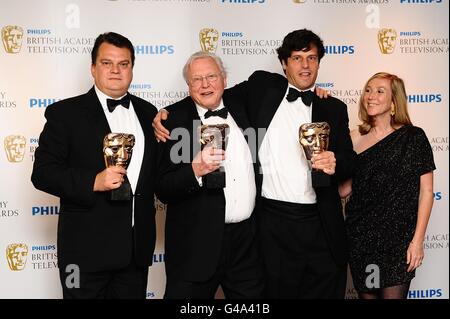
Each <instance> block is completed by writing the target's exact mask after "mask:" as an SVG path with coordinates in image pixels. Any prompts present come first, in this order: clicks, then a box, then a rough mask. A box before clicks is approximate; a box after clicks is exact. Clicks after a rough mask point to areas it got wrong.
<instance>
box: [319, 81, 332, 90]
mask: <svg viewBox="0 0 450 319" xmlns="http://www.w3.org/2000/svg"><path fill="white" fill-rule="evenodd" d="M316 86H318V87H320V88H323V89H330V88H333V87H334V83H333V82H327V83H325V82H324V83H316Z"/></svg>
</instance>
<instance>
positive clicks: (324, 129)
mask: <svg viewBox="0 0 450 319" xmlns="http://www.w3.org/2000/svg"><path fill="white" fill-rule="evenodd" d="M329 136H330V125H329V124H328V123H327V122H314V123H305V124H303V125H301V126H300V129H299V139H300V145H301V146H302V148H303V151H304V153H305V157H306V159H307V160H308V163H309V167H310V169H311V182H312V186H313V187H325V186H330V184H331V183H330V182H331V181H330V176H329V175H328V174H325V173H324V172H323V171H321V170H318V169H313V168H311V158H312V156H313V155H314V154H319V153H322V152H324V151H326V150H328V142H329Z"/></svg>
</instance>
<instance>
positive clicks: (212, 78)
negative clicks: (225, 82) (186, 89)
mask: <svg viewBox="0 0 450 319" xmlns="http://www.w3.org/2000/svg"><path fill="white" fill-rule="evenodd" d="M219 76H220V74H216V73H214V74H208V75H206V76H194V77H192V78H191V85H192V86H201V85H202V83H203V79H205V80H206V82H208V83H214V82H216V81H217V80H218V79H219Z"/></svg>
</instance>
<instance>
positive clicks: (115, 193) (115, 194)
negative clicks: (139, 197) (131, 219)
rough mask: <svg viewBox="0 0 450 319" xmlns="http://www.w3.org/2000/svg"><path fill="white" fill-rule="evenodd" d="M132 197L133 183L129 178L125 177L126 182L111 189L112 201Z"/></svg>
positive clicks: (125, 199)
mask: <svg viewBox="0 0 450 319" xmlns="http://www.w3.org/2000/svg"><path fill="white" fill-rule="evenodd" d="M131 197H132V196H131V185H130V182H129V181H128V179H125V182H123V183H122V185H120V187H119V188H116V189H113V190H112V191H111V200H112V201H128V200H130V199H131Z"/></svg>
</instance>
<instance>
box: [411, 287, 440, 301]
mask: <svg viewBox="0 0 450 319" xmlns="http://www.w3.org/2000/svg"><path fill="white" fill-rule="evenodd" d="M439 297H442V289H441V288H439V289H426V290H410V291H409V292H408V298H409V299H425V298H439Z"/></svg>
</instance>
